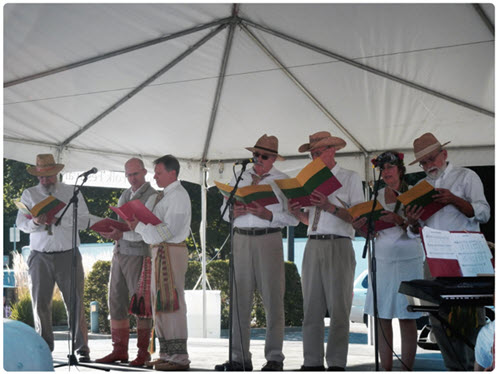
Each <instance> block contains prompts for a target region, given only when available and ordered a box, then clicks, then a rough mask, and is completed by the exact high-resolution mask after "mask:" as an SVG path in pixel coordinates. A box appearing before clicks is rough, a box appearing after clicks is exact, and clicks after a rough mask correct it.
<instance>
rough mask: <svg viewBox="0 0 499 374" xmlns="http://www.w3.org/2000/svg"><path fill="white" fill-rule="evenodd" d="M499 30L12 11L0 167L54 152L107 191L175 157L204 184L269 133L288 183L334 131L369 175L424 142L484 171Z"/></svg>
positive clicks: (292, 17)
mask: <svg viewBox="0 0 499 374" xmlns="http://www.w3.org/2000/svg"><path fill="white" fill-rule="evenodd" d="M493 24H494V9H493V5H479V6H478V5H471V4H249V3H243V4H238V5H233V4H144V5H139V4H7V5H5V7H4V157H6V158H10V159H15V160H19V161H24V162H28V163H33V162H34V159H35V155H36V154H37V153H44V152H52V153H54V154H55V155H56V157H57V158H58V160H59V161H60V162H63V163H64V164H65V165H66V167H65V170H64V171H65V172H71V171H83V170H86V169H89V168H90V167H93V166H95V167H97V168H99V169H100V170H105V171H106V173H108V174H105V173H104V175H103V176H102V177H101V178H102V179H100V180H96V181H97V182H96V183H101V184H103V182H104V181H106V180H107V181H110V180H113V178H114V177H111V176H110V175H111V174H109V171H122V169H123V164H124V162H125V161H126V160H127V159H128V158H130V157H132V156H139V157H142V158H143V159H144V160H145V161H146V164H147V165H148V166H149V167H150V165H151V163H150V162H151V161H152V160H153V159H155V158H157V157H159V156H162V155H163V154H166V153H172V154H174V155H175V156H177V157H178V158H179V159H180V160H181V163H182V170H181V178H182V179H184V180H189V181H193V182H196V183H200V181H201V177H200V176H201V174H202V173H201V172H200V171H201V170H202V169H203V168H206V169H208V170H209V171H210V172H209V183H210V184H211V183H212V181H213V179H217V180H224V181H225V180H228V179H230V177H231V176H232V167H231V165H232V163H233V161H234V160H236V159H241V158H247V157H249V156H250V153H249V152H248V151H247V150H245V147H248V146H252V145H254V143H255V142H256V140H257V139H258V137H260V136H261V135H262V134H264V133H267V134H272V135H276V136H277V137H278V138H279V141H280V144H279V152H280V154H282V155H283V156H285V157H286V158H287V159H288V161H286V162H284V163H280V164H278V167H279V168H281V169H282V170H284V171H287V172H288V173H289V174H291V175H293V174H295V173H296V172H297V171H298V170H299V169H300V168H301V167H302V166H303V165H305V163H306V162H308V160H307V158H306V155H303V154H300V153H298V151H297V149H298V146H299V145H300V144H303V143H305V142H307V140H308V136H309V135H310V134H312V133H314V132H316V131H321V130H328V131H330V132H331V133H333V134H334V135H336V136H340V137H342V138H344V139H345V140H346V141H347V146H346V148H344V149H343V150H341V151H340V152H339V153H338V158H339V159H340V162H341V164H342V166H344V167H348V168H351V169H354V170H356V171H357V172H359V173H360V174H361V175H362V176H363V177H365V178H369V175H368V173H367V172H366V171H365V170H366V166H368V160H369V159H370V158H371V157H372V156H373V154H376V153H378V152H380V151H383V150H386V149H400V150H403V151H406V152H407V158H408V160H412V158H413V155H412V151H411V148H412V141H413V140H414V139H415V138H416V137H418V136H420V135H421V134H423V133H425V132H427V131H432V132H434V133H435V135H436V136H437V138H439V139H440V140H441V141H442V142H443V141H449V140H450V141H451V144H450V147H451V148H450V152H451V157H452V160H453V162H454V163H456V164H460V165H493V164H494V155H493V153H494V152H493V151H494V44H495V41H494V33H493V32H494V31H493V30H494V25H493ZM415 170H416V169H413V170H411V169H409V171H415ZM110 184H111V185H113V183H110Z"/></svg>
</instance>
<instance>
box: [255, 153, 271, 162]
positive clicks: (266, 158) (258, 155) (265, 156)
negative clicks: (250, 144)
mask: <svg viewBox="0 0 499 374" xmlns="http://www.w3.org/2000/svg"><path fill="white" fill-rule="evenodd" d="M253 157H254V158H258V157H261V158H262V160H264V161H265V160H268V159H269V156H267V155H262V154H261V153H258V152H253Z"/></svg>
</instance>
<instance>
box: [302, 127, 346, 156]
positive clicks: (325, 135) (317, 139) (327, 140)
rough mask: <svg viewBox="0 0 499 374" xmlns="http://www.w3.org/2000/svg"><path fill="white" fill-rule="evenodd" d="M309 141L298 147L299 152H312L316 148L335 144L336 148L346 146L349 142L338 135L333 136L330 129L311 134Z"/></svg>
mask: <svg viewBox="0 0 499 374" xmlns="http://www.w3.org/2000/svg"><path fill="white" fill-rule="evenodd" d="M308 138H309V143H305V144H302V145H301V146H300V148H298V152H302V153H303V152H310V151H312V150H314V149H317V148H321V147H326V146H333V147H335V148H336V150H339V149H342V148H344V147H345V146H346V145H347V143H346V142H345V141H344V140H343V139H341V138H338V137H336V136H332V135H331V133H330V132H329V131H319V132H316V133H315V134H312V135H310V136H309V137H308Z"/></svg>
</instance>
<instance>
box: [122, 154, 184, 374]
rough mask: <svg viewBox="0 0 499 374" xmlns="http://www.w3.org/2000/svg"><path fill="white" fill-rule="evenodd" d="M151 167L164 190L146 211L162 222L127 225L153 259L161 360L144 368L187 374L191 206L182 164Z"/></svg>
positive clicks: (167, 160) (169, 160)
mask: <svg viewBox="0 0 499 374" xmlns="http://www.w3.org/2000/svg"><path fill="white" fill-rule="evenodd" d="M154 165H155V167H154V179H155V180H156V183H157V184H158V186H159V187H161V188H164V189H163V191H162V192H160V193H159V194H158V195H157V196H156V197H154V196H151V197H150V198H149V200H148V201H147V203H146V207H148V208H149V209H150V210H151V211H152V212H153V213H154V215H155V216H156V217H158V218H159V219H160V220H161V221H162V222H161V223H160V224H158V225H155V226H154V225H151V224H144V223H142V222H139V221H138V220H137V219H136V218H135V217H134V218H133V219H132V220H131V221H127V223H128V225H129V226H130V228H131V229H132V230H135V231H136V232H137V233H139V234H140V235H141V236H142V238H143V240H144V241H145V242H146V243H148V244H149V245H150V248H151V255H152V274H151V292H152V309H153V318H154V324H155V331H156V334H157V336H158V338H159V346H160V354H159V359H157V360H154V361H149V362H146V366H148V367H154V369H156V370H161V371H180V370H188V369H189V364H190V361H189V355H188V353H187V308H186V304H185V297H184V284H185V273H186V271H187V262H188V251H187V247H186V244H185V239H186V238H187V236H188V235H189V230H190V226H191V200H190V197H189V195H188V193H187V191H186V190H185V188H184V187H182V185H181V184H180V181H179V180H178V173H179V171H180V164H179V162H178V160H177V159H176V158H175V157H174V156H172V155H166V156H163V157H160V158H158V159H157V160H155V161H154Z"/></svg>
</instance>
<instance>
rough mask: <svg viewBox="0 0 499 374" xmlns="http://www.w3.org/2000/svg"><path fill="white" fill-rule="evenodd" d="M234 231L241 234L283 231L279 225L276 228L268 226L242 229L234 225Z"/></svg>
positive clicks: (254, 234)
mask: <svg viewBox="0 0 499 374" xmlns="http://www.w3.org/2000/svg"><path fill="white" fill-rule="evenodd" d="M234 231H235V232H237V233H238V234H241V235H250V236H259V235H265V234H273V233H275V232H279V231H281V229H280V228H278V227H274V228H266V229H250V230H245V229H240V228H239V227H234Z"/></svg>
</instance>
